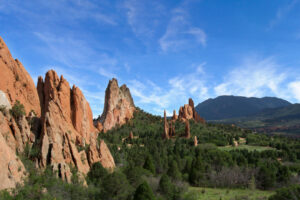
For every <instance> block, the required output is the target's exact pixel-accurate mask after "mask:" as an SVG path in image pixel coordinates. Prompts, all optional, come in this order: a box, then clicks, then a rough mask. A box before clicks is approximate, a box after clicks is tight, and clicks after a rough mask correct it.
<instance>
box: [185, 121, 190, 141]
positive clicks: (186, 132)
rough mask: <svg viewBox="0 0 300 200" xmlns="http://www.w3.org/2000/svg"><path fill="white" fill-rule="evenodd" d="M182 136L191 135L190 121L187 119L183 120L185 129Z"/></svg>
mask: <svg viewBox="0 0 300 200" xmlns="http://www.w3.org/2000/svg"><path fill="white" fill-rule="evenodd" d="M184 133H185V134H184V136H185V137H186V138H190V137H191V133H190V122H189V121H188V120H186V121H185V131H184Z"/></svg>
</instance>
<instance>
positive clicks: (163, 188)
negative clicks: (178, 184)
mask: <svg viewBox="0 0 300 200" xmlns="http://www.w3.org/2000/svg"><path fill="white" fill-rule="evenodd" d="M159 191H160V193H161V194H163V195H164V196H169V197H170V196H172V194H173V191H174V186H173V184H172V182H171V180H170V178H169V177H168V175H166V174H164V175H162V176H161V178H160V181H159Z"/></svg>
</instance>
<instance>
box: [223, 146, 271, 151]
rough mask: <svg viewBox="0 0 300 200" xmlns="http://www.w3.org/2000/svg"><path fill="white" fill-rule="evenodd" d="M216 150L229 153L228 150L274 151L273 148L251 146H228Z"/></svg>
mask: <svg viewBox="0 0 300 200" xmlns="http://www.w3.org/2000/svg"><path fill="white" fill-rule="evenodd" d="M218 149H220V150H224V151H230V150H243V149H246V150H248V151H259V152H261V151H266V150H276V149H275V148H272V147H265V146H252V145H247V144H245V145H239V146H237V147H234V146H232V145H230V146H224V147H223V146H222V147H218Z"/></svg>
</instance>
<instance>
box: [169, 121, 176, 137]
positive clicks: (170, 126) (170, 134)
mask: <svg viewBox="0 0 300 200" xmlns="http://www.w3.org/2000/svg"><path fill="white" fill-rule="evenodd" d="M169 136H170V137H173V136H175V125H174V126H173V122H172V121H170V123H169Z"/></svg>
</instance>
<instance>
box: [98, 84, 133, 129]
mask: <svg viewBox="0 0 300 200" xmlns="http://www.w3.org/2000/svg"><path fill="white" fill-rule="evenodd" d="M134 111H135V106H134V102H133V99H132V97H131V94H130V91H129V88H127V86H126V85H122V86H121V87H119V85H118V81H117V79H112V80H110V81H109V84H108V86H107V88H106V90H105V104H104V109H103V113H102V115H101V117H100V122H101V123H102V124H103V130H104V132H106V131H108V130H110V129H112V128H113V127H114V126H116V125H123V124H125V123H126V122H128V121H129V120H130V119H131V118H132V117H133V113H134Z"/></svg>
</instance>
